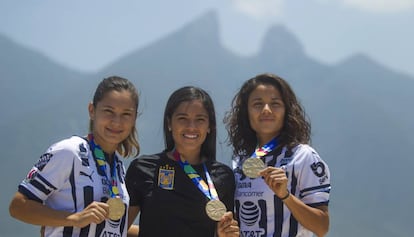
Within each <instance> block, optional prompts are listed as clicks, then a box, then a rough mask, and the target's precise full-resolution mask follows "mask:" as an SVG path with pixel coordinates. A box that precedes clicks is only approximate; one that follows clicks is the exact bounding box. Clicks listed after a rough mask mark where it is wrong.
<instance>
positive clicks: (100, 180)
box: [19, 136, 129, 237]
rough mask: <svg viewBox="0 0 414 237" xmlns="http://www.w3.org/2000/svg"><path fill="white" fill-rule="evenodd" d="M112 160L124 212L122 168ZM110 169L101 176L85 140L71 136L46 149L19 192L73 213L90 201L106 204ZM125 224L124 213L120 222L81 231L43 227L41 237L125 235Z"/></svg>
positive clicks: (124, 195) (22, 183) (127, 203)
mask: <svg viewBox="0 0 414 237" xmlns="http://www.w3.org/2000/svg"><path fill="white" fill-rule="evenodd" d="M114 157H115V158H114V159H115V160H116V164H115V168H116V174H117V175H116V177H117V185H118V190H119V194H120V197H121V198H122V200H123V202H124V204H125V206H126V210H127V207H128V205H129V196H128V192H127V191H126V185H125V180H124V177H125V168H124V166H123V164H122V161H121V160H119V159H118V157H117V156H114ZM110 170H111V168H110V165H108V164H107V168H106V172H107V174H106V175H107V176H105V175H104V173H102V172H103V171H102V170H100V169H99V167H97V164H96V162H95V159H94V157H93V154H92V152H91V150H90V148H89V144H88V141H87V140H86V139H84V138H81V137H78V136H72V137H70V138H68V139H65V140H62V141H60V142H57V143H55V144H53V145H52V146H50V147H49V148H48V150H47V151H46V152H45V153H44V154H43V155H42V156H41V157H40V159H39V161H38V162H37V163H36V164H35V165H34V166H33V168H32V169H31V170H30V171H29V173H28V175H27V177H26V179H25V180H23V181H22V182H21V184H20V185H19V192H21V193H22V194H24V195H25V196H27V197H28V198H29V199H31V200H35V201H38V202H41V203H44V204H45V205H47V206H49V207H51V208H53V209H55V210H64V211H68V212H73V213H75V212H79V211H81V210H83V209H84V208H85V207H86V206H88V205H89V204H90V203H92V202H93V201H102V202H106V200H107V199H108V197H110V194H109V183H108V179H111V174H110ZM106 177H108V178H106ZM127 223H128V222H127V215H126V213H125V214H124V216H123V217H122V218H121V219H120V220H109V219H107V220H105V221H104V222H102V223H100V224H95V223H92V224H90V225H88V226H86V227H84V228H76V227H73V226H66V227H63V226H62V227H49V226H46V228H45V236H65V237H66V236H89V237H92V236H94V237H98V236H99V237H102V236H112V237H118V236H126V231H127V229H126V228H127Z"/></svg>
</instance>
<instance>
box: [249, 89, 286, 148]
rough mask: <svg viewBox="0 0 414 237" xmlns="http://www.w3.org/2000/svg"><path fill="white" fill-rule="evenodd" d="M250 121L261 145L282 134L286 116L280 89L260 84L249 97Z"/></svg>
mask: <svg viewBox="0 0 414 237" xmlns="http://www.w3.org/2000/svg"><path fill="white" fill-rule="evenodd" d="M247 106H248V114H249V122H250V126H251V127H252V129H253V130H254V131H255V132H256V136H257V139H258V142H259V145H261V146H262V145H264V144H266V143H267V142H268V141H270V140H271V139H272V138H274V137H276V136H277V135H279V134H280V132H281V130H282V128H283V121H284V118H285V105H284V103H283V100H282V97H281V95H280V92H279V90H277V89H276V88H275V87H274V86H272V85H264V84H261V85H258V86H257V87H256V89H254V90H253V91H252V92H251V94H250V96H249V99H248V102H247Z"/></svg>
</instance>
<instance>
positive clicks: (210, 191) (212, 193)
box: [173, 149, 219, 200]
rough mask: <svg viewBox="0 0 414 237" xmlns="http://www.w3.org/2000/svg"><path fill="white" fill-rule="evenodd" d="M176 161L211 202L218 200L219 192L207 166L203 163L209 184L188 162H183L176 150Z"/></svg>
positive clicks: (174, 153) (174, 154)
mask: <svg viewBox="0 0 414 237" xmlns="http://www.w3.org/2000/svg"><path fill="white" fill-rule="evenodd" d="M173 156H174V159H175V160H176V161H177V162H178V163H179V164H180V166H181V167H182V168H183V170H184V172H185V173H186V174H187V175H188V177H189V178H190V179H191V181H193V183H194V184H195V185H196V186H197V188H198V189H199V190H200V191H201V192H202V193H204V195H206V197H208V198H209V199H210V200H216V199H217V200H218V199H219V198H218V195H217V190H216V188H215V187H214V183H213V180H211V177H210V174H209V173H208V170H207V167H206V164H205V163H203V167H204V172H205V174H206V178H207V183H208V186H207V184H206V182H205V181H204V180H203V179H202V178H201V177H200V175H199V174H198V173H197V171H195V170H194V168H193V167H192V166H191V165H190V164H189V163H188V161H186V160H181V156H180V154H179V153H178V151H177V150H175V149H174V152H173Z"/></svg>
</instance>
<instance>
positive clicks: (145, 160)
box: [125, 156, 156, 206]
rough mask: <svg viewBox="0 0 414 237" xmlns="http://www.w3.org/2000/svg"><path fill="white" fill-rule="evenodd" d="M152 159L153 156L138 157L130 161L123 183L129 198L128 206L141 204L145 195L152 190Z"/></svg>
mask: <svg viewBox="0 0 414 237" xmlns="http://www.w3.org/2000/svg"><path fill="white" fill-rule="evenodd" d="M153 159H154V158H153V157H145V156H141V157H138V158H136V159H135V160H133V161H132V162H131V164H130V165H129V167H128V169H127V172H126V176H125V184H126V187H127V190H128V194H129V198H130V199H129V205H130V206H142V202H143V200H144V198H145V196H146V195H148V192H151V191H152V190H153V187H154V170H155V166H156V164H155V163H154V161H153Z"/></svg>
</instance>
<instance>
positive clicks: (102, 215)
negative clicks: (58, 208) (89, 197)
mask: <svg viewBox="0 0 414 237" xmlns="http://www.w3.org/2000/svg"><path fill="white" fill-rule="evenodd" d="M108 213H109V206H108V204H106V203H104V202H92V203H91V204H89V205H88V206H87V207H86V208H85V209H83V210H82V211H80V212H77V213H74V214H72V215H70V216H68V219H69V220H71V222H72V223H73V224H72V225H73V226H75V227H79V228H82V227H85V226H87V225H89V224H91V223H96V224H99V223H101V222H102V221H104V220H105V219H106V218H108Z"/></svg>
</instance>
